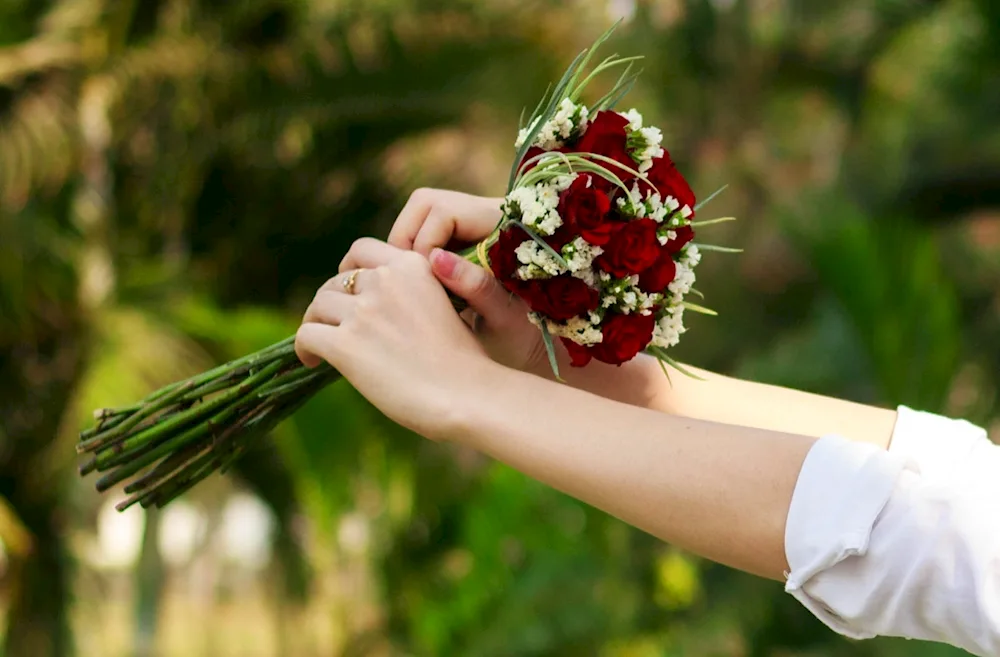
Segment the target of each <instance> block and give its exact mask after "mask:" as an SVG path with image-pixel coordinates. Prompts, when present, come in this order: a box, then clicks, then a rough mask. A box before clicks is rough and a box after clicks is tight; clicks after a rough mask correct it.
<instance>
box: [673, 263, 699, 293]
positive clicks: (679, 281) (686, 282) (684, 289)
mask: <svg viewBox="0 0 1000 657" xmlns="http://www.w3.org/2000/svg"><path fill="white" fill-rule="evenodd" d="M694 281H695V275H694V269H692V268H691V267H689V266H688V265H687V264H686V263H685V262H683V261H681V262H678V263H677V273H676V275H675V276H674V280H673V281H671V283H670V285H668V286H667V289H668V290H670V291H671V292H673V293H674V294H677V295H684V294H687V293H688V292H690V291H691V286H692V285H694Z"/></svg>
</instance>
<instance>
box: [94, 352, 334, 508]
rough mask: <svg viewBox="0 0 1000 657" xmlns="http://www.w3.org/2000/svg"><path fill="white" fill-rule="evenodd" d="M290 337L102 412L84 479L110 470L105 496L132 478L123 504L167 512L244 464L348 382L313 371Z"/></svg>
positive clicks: (103, 481) (327, 370)
mask: <svg viewBox="0 0 1000 657" xmlns="http://www.w3.org/2000/svg"><path fill="white" fill-rule="evenodd" d="M294 342H295V338H288V339H286V340H283V341H281V342H279V343H277V344H275V345H272V346H270V347H268V348H266V349H263V350H261V351H258V352H256V353H254V354H251V355H249V356H245V357H243V358H239V359H237V360H234V361H231V362H229V363H226V364H224V365H221V366H219V367H216V368H215V369H212V370H209V371H207V372H203V373H202V374H199V375H197V376H193V377H191V378H189V379H186V380H184V381H178V382H177V383H173V384H171V385H168V386H166V387H163V388H161V389H159V390H157V391H156V392H154V393H153V394H151V395H149V396H148V397H146V398H145V399H143V400H142V401H140V402H139V403H137V404H134V405H132V406H127V407H124V408H111V409H101V410H98V411H95V413H94V418H95V420H96V421H97V425H96V426H94V427H93V428H91V429H88V430H86V431H84V432H82V433H81V434H80V442H79V443H78V444H77V452H79V453H81V454H90V458H89V459H87V461H86V462H85V463H84V464H83V465H82V466H81V467H80V474H81V475H86V474H89V473H91V472H94V471H98V472H105V473H106V474H104V476H102V477H101V478H100V479H98V480H97V484H96V487H97V490H98V491H100V492H103V491H106V490H108V489H109V488H112V487H113V486H116V485H118V484H120V483H122V482H124V481H125V480H127V479H129V478H130V477H131V478H132V480H131V481H130V482H128V483H127V484H126V485H125V492H126V493H127V494H129V497H128V498H127V499H125V500H124V501H123V502H121V503H120V504H118V505H117V508H118V510H119V511H124V510H125V509H127V508H128V507H130V506H132V505H133V504H136V503H138V504H140V505H141V506H143V507H150V506H156V507H162V506H163V505H165V504H167V503H168V502H170V501H171V500H173V499H174V498H176V497H177V496H179V495H181V494H182V493H184V492H185V491H187V490H188V489H190V488H191V487H192V486H194V485H195V484H197V483H198V482H200V481H202V480H203V479H205V478H206V477H208V476H209V475H210V474H212V473H213V472H215V471H216V470H219V469H222V470H223V471H224V470H225V469H226V468H227V467H228V466H229V465H230V464H231V463H232V462H233V461H235V460H236V459H237V458H239V457H240V456H241V455H242V454H243V453H244V452H245V451H246V450H247V448H248V447H249V446H250V445H251V444H252V442H253V439H254V438H256V437H257V436H260V435H263V434H266V433H267V432H268V431H270V430H271V429H273V428H274V427H275V426H277V424H278V423H280V422H281V421H282V420H284V419H285V418H287V417H288V416H290V415H291V414H292V413H294V412H295V411H296V410H298V408H299V407H300V406H302V405H303V404H304V403H305V402H307V401H308V400H309V399H310V398H311V397H312V396H313V395H314V394H315V393H316V392H318V391H319V390H320V389H321V388H323V387H324V386H326V385H328V384H330V383H332V382H334V381H336V380H337V379H339V378H340V374H339V373H338V372H337V371H336V370H334V369H333V368H331V367H329V366H325V365H324V366H320V367H317V368H315V369H309V368H307V367H305V366H304V365H302V364H301V363H300V362H299V359H298V357H297V356H296V355H295V345H294Z"/></svg>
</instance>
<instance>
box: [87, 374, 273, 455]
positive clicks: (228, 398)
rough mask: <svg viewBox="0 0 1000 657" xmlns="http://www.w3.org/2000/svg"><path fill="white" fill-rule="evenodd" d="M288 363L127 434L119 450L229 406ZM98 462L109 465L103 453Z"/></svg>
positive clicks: (145, 441) (134, 448)
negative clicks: (141, 429)
mask: <svg viewBox="0 0 1000 657" xmlns="http://www.w3.org/2000/svg"><path fill="white" fill-rule="evenodd" d="M285 365H286V363H285V361H283V360H277V361H274V362H272V363H271V364H269V365H268V366H267V367H265V368H264V369H262V370H261V371H260V372H258V373H257V374H254V375H253V376H251V377H249V378H247V379H246V380H245V381H243V382H241V383H240V384H239V385H238V386H236V387H233V388H231V389H229V390H228V391H226V392H225V393H223V394H221V395H219V396H217V397H215V398H214V399H212V400H211V401H207V402H205V403H203V404H198V405H195V406H193V407H191V408H190V409H188V410H186V411H183V412H181V413H177V414H174V415H172V416H170V418H169V419H167V420H164V421H162V422H156V423H154V424H152V425H151V426H149V427H147V428H146V429H144V430H143V431H141V432H139V433H137V434H134V435H131V436H128V437H126V438H125V439H124V440H123V441H122V442H121V443H120V449H117V450H116V452H117V453H118V454H123V453H126V452H132V451H135V450H136V449H138V448H141V447H142V446H144V445H146V444H147V443H149V442H153V441H157V442H158V439H159V440H162V438H163V437H164V434H170V433H173V432H174V431H176V430H178V429H181V428H183V427H185V426H187V425H189V424H191V423H192V422H193V421H195V420H201V419H204V418H205V417H206V416H208V415H211V414H212V413H213V412H215V411H216V410H217V409H219V408H222V407H224V406H227V405H229V404H231V403H232V402H233V401H235V400H237V399H240V398H242V397H244V396H245V395H247V394H249V393H251V392H253V390H254V389H255V388H256V386H257V385H259V384H260V383H261V382H263V381H266V380H267V379H268V378H269V377H270V376H271V375H273V374H274V373H276V372H277V371H279V370H280V369H281V368H282V367H283V366H285ZM208 423H209V424H212V420H208ZM97 464H98V469H100V470H103V469H105V464H104V461H103V460H102V459H101V457H100V456H98V458H97Z"/></svg>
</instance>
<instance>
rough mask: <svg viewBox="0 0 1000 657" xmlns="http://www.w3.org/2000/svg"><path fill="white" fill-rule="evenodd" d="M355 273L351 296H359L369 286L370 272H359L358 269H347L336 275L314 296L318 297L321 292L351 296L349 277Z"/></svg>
mask: <svg viewBox="0 0 1000 657" xmlns="http://www.w3.org/2000/svg"><path fill="white" fill-rule="evenodd" d="M354 272H357V275H356V276H354V287H353V288H352V289H353V294H359V293H360V292H361V291H362V290H363V289H365V287H366V286H370V284H371V272H368V271H361V270H360V269H349V270H347V271H345V272H343V273H342V274H337V275H336V276H334V277H333V278H331V279H330V280H328V281H327V282H326V283H323V285H322V286H321V287H320V288H319V290H318V291H317V292H316V295H317V296H319V294H320V293H322V292H337V293H339V294H348V295H350V294H352V292H351V290H350V289H348V288H349V287H350V280H351V275H353V274H354Z"/></svg>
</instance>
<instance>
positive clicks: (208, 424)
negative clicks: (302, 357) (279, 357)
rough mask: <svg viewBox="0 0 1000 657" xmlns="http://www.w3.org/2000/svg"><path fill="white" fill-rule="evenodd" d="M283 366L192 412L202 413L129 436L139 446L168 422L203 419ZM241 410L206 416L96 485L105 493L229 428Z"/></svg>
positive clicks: (232, 407)
mask: <svg viewBox="0 0 1000 657" xmlns="http://www.w3.org/2000/svg"><path fill="white" fill-rule="evenodd" d="M281 365H282V363H281V361H278V362H275V363H271V364H270V365H268V366H267V367H265V368H264V369H263V370H261V371H260V372H258V373H257V374H254V375H253V376H251V377H250V378H248V379H247V380H246V381H244V382H243V383H241V384H240V385H239V387H237V388H235V389H233V390H231V391H229V392H227V393H225V394H223V395H220V396H219V397H217V398H216V399H213V400H212V401H210V402H208V403H206V404H203V405H202V406H200V407H195V408H194V409H192V411H194V410H197V411H199V412H198V413H195V414H191V415H190V416H188V412H185V413H181V414H180V415H178V416H177V417H176V418H172V419H170V420H167V421H166V422H164V423H163V424H162V425H153V426H152V427H150V428H149V429H148V430H146V431H144V432H143V433H142V434H139V435H138V436H133V437H131V438H129V441H132V444H133V445H139V444H142V443H145V442H146V441H149V440H154V439H155V438H156V436H157V435H159V434H162V433H164V432H165V431H167V426H168V425H169V426H170V427H171V428H172V427H174V426H177V425H179V424H180V425H182V424H186V423H187V422H190V421H191V420H193V419H196V418H199V419H200V418H201V416H203V415H206V414H207V413H210V412H212V411H214V410H216V409H218V408H220V407H222V406H223V405H225V404H227V403H231V402H234V401H236V400H238V399H240V398H243V397H246V396H247V395H249V394H252V392H253V390H254V388H255V387H256V386H257V385H259V384H260V383H261V382H262V381H266V380H267V379H268V378H269V377H270V376H272V375H274V374H275V373H276V372H277V371H278V369H280V367H281ZM237 410H238V407H237V406H235V405H230V406H229V407H228V408H226V409H225V410H223V411H222V412H221V413H219V414H217V415H215V416H214V417H212V418H210V419H206V420H205V421H204V422H201V423H199V424H197V425H195V426H194V427H193V428H191V429H188V430H187V431H185V432H183V433H181V434H180V435H178V436H174V437H173V438H171V439H169V440H167V441H165V442H163V443H161V444H160V445H158V446H157V447H156V448H155V449H153V450H151V451H150V452H148V453H146V454H143V455H142V456H140V457H138V458H136V459H135V460H132V461H130V462H129V463H127V464H124V465H122V466H121V467H120V468H118V469H117V470H114V471H113V472H110V473H108V474H107V475H105V476H104V477H101V478H100V479H98V481H97V484H96V486H97V490H98V491H99V492H104V491H106V490H107V489H108V488H111V487H112V486H114V485H116V484H118V483H120V482H122V481H124V480H125V479H126V478H128V477H131V476H132V475H134V474H135V473H136V472H138V471H139V470H141V469H142V468H144V467H146V466H147V465H151V464H152V463H154V462H155V461H156V460H157V459H158V458H161V457H163V456H167V455H168V454H170V453H172V452H173V451H174V450H176V449H180V448H181V447H184V446H185V445H187V444H189V443H190V442H191V441H193V440H195V439H197V438H200V437H201V436H204V435H206V434H208V433H209V432H214V431H217V430H218V429H219V428H221V427H225V426H226V423H227V421H228V420H229V418H230V417H232V415H233V414H235V412H236V411H237ZM126 442H128V441H126ZM128 447H129V446H128V445H126V449H127V448H128ZM98 464H100V457H98Z"/></svg>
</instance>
